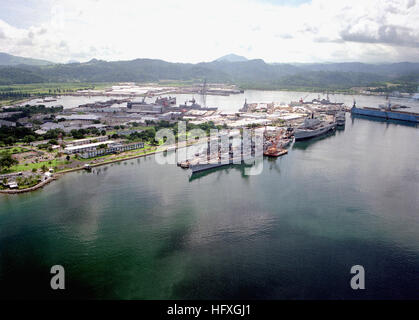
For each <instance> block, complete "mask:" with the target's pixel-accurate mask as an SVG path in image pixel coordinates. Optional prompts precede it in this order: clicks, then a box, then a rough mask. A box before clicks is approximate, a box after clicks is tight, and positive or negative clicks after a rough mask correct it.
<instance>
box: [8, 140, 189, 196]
mask: <svg viewBox="0 0 419 320" xmlns="http://www.w3.org/2000/svg"><path fill="white" fill-rule="evenodd" d="M188 146H190V144H189V145H185V146H182V147H181V148H184V147H188ZM168 148H170V146H169V147H167V148H166V149H164V150H154V151H152V152H149V153H145V154H136V155H131V156H127V157H126V158H122V159H113V160H109V161H104V162H99V163H92V164H90V167H92V168H94V167H100V166H104V165H107V164H112V163H116V162H121V161H126V160H132V159H136V158H141V157H146V156H151V155H153V154H156V153H160V152H164V151H167V149H168ZM177 149H179V147H178V146H176V150H177ZM79 170H85V168H84V167H77V168H72V169H67V170H63V171H59V172H57V173H55V174H54V175H53V176H52V177H51V178H49V179H47V180H44V181H42V182H40V183H38V184H36V185H34V186H32V187H30V188H26V189H8V190H0V194H18V193H25V192H32V191H35V190H38V189H41V188H42V187H43V186H45V185H47V184H49V183H50V182H52V181H54V180H57V179H59V178H60V177H61V176H64V175H65V174H66V173H70V172H75V171H79Z"/></svg>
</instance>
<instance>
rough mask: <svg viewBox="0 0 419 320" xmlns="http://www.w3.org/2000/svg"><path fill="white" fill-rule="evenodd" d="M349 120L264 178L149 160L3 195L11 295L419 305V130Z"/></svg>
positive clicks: (0, 231)
mask: <svg viewBox="0 0 419 320" xmlns="http://www.w3.org/2000/svg"><path fill="white" fill-rule="evenodd" d="M297 98H298V97H297ZM266 100H272V99H271V98H270V97H267V98H266ZM346 117H347V118H346V126H345V129H344V130H337V131H336V132H334V133H332V134H329V135H328V136H326V137H323V138H318V139H315V140H309V141H304V142H297V143H295V144H293V145H292V146H290V148H289V152H288V154H287V155H285V156H283V157H281V158H278V159H268V158H265V159H264V161H263V170H262V172H261V174H259V175H253V176H248V175H245V172H244V168H243V167H241V166H240V165H238V166H227V167H223V168H219V169H216V170H212V171H207V172H203V173H200V174H198V175H196V176H193V177H192V178H190V177H189V175H188V173H187V171H186V170H183V169H181V168H179V167H177V166H176V165H160V164H157V163H156V161H155V159H154V156H149V157H144V158H138V159H134V160H128V161H124V162H121V163H114V164H111V165H106V166H102V167H98V168H94V169H93V170H92V171H91V172H84V171H79V172H74V173H70V174H66V175H65V176H63V177H61V178H60V179H59V180H58V181H55V182H53V183H51V184H49V185H47V186H46V187H44V188H43V189H41V190H38V191H35V192H33V193H26V194H19V195H1V196H0V297H1V298H5V297H7V298H14V297H26V298H29V297H32V298H58V299H59V298H93V299H101V298H112V299H233V298H243V299H402V298H408V299H419V290H418V288H419V232H418V230H419V128H417V127H416V126H412V125H407V124H400V123H397V122H385V121H379V120H369V119H365V118H362V117H359V118H356V117H352V116H351V115H350V114H347V115H346ZM53 265H62V266H63V267H64V268H65V272H66V273H65V275H66V289H65V290H63V291H60V292H56V291H53V290H51V289H50V279H51V276H52V275H51V274H50V268H51V266H53ZM354 265H361V266H363V267H364V269H365V287H366V288H365V290H353V289H352V288H351V286H350V280H351V277H352V276H353V275H352V274H351V273H350V270H351V267H352V266H354Z"/></svg>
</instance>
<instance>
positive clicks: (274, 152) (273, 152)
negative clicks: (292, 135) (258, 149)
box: [263, 133, 288, 157]
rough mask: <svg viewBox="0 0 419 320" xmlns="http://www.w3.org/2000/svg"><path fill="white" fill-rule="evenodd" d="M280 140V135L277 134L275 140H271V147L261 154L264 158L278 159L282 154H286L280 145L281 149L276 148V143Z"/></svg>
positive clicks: (286, 151)
mask: <svg viewBox="0 0 419 320" xmlns="http://www.w3.org/2000/svg"><path fill="white" fill-rule="evenodd" d="M280 140H281V133H279V134H278V135H277V136H276V137H275V139H273V140H271V145H270V146H269V147H268V148H266V150H265V151H264V152H263V155H264V156H267V157H279V156H283V155H284V154H287V153H288V150H287V149H284V148H282V144H281V147H280V148H278V143H279V141H280ZM287 142H288V141H286V142H285V144H287Z"/></svg>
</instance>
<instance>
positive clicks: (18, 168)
mask: <svg viewBox="0 0 419 320" xmlns="http://www.w3.org/2000/svg"><path fill="white" fill-rule="evenodd" d="M48 162H49V161H42V162H38V163H28V165H24V164H18V165H16V166H13V167H10V169H9V170H8V172H19V171H27V170H32V169H33V168H35V169H40V168H41V167H42V166H43V165H45V166H46V167H47V168H48V169H49V168H53V167H56V166H59V165H63V164H65V161H63V160H57V159H53V160H51V164H49V163H48Z"/></svg>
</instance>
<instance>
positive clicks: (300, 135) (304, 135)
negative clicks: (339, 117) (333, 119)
mask: <svg viewBox="0 0 419 320" xmlns="http://www.w3.org/2000/svg"><path fill="white" fill-rule="evenodd" d="M335 129H336V123H333V124H329V125H327V126H324V127H322V128H319V129H316V130H296V131H295V132H294V138H295V141H301V140H307V139H311V138H315V137H318V136H321V135H324V134H326V133H328V132H330V131H333V130H335Z"/></svg>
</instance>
